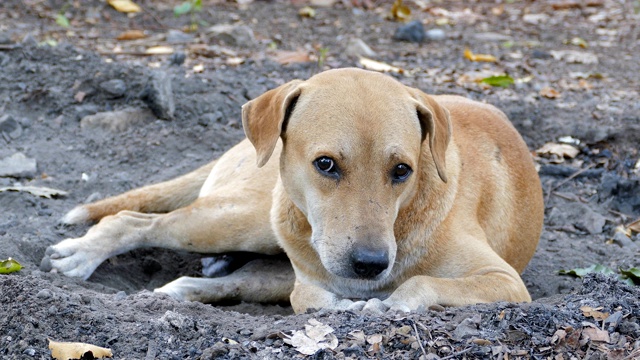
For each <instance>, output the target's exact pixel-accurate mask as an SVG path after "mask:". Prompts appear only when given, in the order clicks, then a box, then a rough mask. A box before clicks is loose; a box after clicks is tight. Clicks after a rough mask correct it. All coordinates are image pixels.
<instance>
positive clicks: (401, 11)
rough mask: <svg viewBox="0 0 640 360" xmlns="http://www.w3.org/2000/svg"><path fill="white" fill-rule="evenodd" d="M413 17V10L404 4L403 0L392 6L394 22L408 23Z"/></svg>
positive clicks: (395, 2)
mask: <svg viewBox="0 0 640 360" xmlns="http://www.w3.org/2000/svg"><path fill="white" fill-rule="evenodd" d="M410 17H411V9H409V7H408V6H407V5H404V4H403V3H402V0H396V1H394V2H393V5H391V18H392V19H394V20H400V21H407V20H409V18H410Z"/></svg>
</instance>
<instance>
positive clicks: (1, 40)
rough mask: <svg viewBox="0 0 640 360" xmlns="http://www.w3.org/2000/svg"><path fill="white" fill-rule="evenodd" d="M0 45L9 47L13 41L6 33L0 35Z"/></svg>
mask: <svg viewBox="0 0 640 360" xmlns="http://www.w3.org/2000/svg"><path fill="white" fill-rule="evenodd" d="M0 44H2V45H11V44H13V41H12V40H11V37H10V36H9V34H7V33H4V32H3V33H0Z"/></svg>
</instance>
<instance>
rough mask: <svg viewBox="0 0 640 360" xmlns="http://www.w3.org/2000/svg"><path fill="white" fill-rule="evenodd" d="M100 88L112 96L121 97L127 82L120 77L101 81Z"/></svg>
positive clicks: (125, 90)
mask: <svg viewBox="0 0 640 360" xmlns="http://www.w3.org/2000/svg"><path fill="white" fill-rule="evenodd" d="M100 89H102V90H103V91H104V92H106V93H108V94H109V95H111V96H113V97H121V96H123V95H124V94H125V93H126V92H127V84H125V82H124V81H122V80H120V79H113V80H109V81H104V82H101V83H100Z"/></svg>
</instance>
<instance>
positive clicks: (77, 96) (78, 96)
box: [73, 91, 87, 103]
mask: <svg viewBox="0 0 640 360" xmlns="http://www.w3.org/2000/svg"><path fill="white" fill-rule="evenodd" d="M85 96H87V93H85V92H84V91H78V92H77V93H76V94H75V95H74V96H73V99H74V100H75V101H77V102H79V103H81V102H82V100H84V97H85Z"/></svg>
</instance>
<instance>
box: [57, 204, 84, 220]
mask: <svg viewBox="0 0 640 360" xmlns="http://www.w3.org/2000/svg"><path fill="white" fill-rule="evenodd" d="M88 220H89V211H88V210H87V209H86V208H85V207H84V206H82V205H81V206H76V207H75V208H74V209H73V210H71V211H69V212H68V213H67V214H66V215H65V216H64V217H63V218H62V220H60V222H62V223H63V224H66V225H77V224H82V223H85V222H87V221H88Z"/></svg>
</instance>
